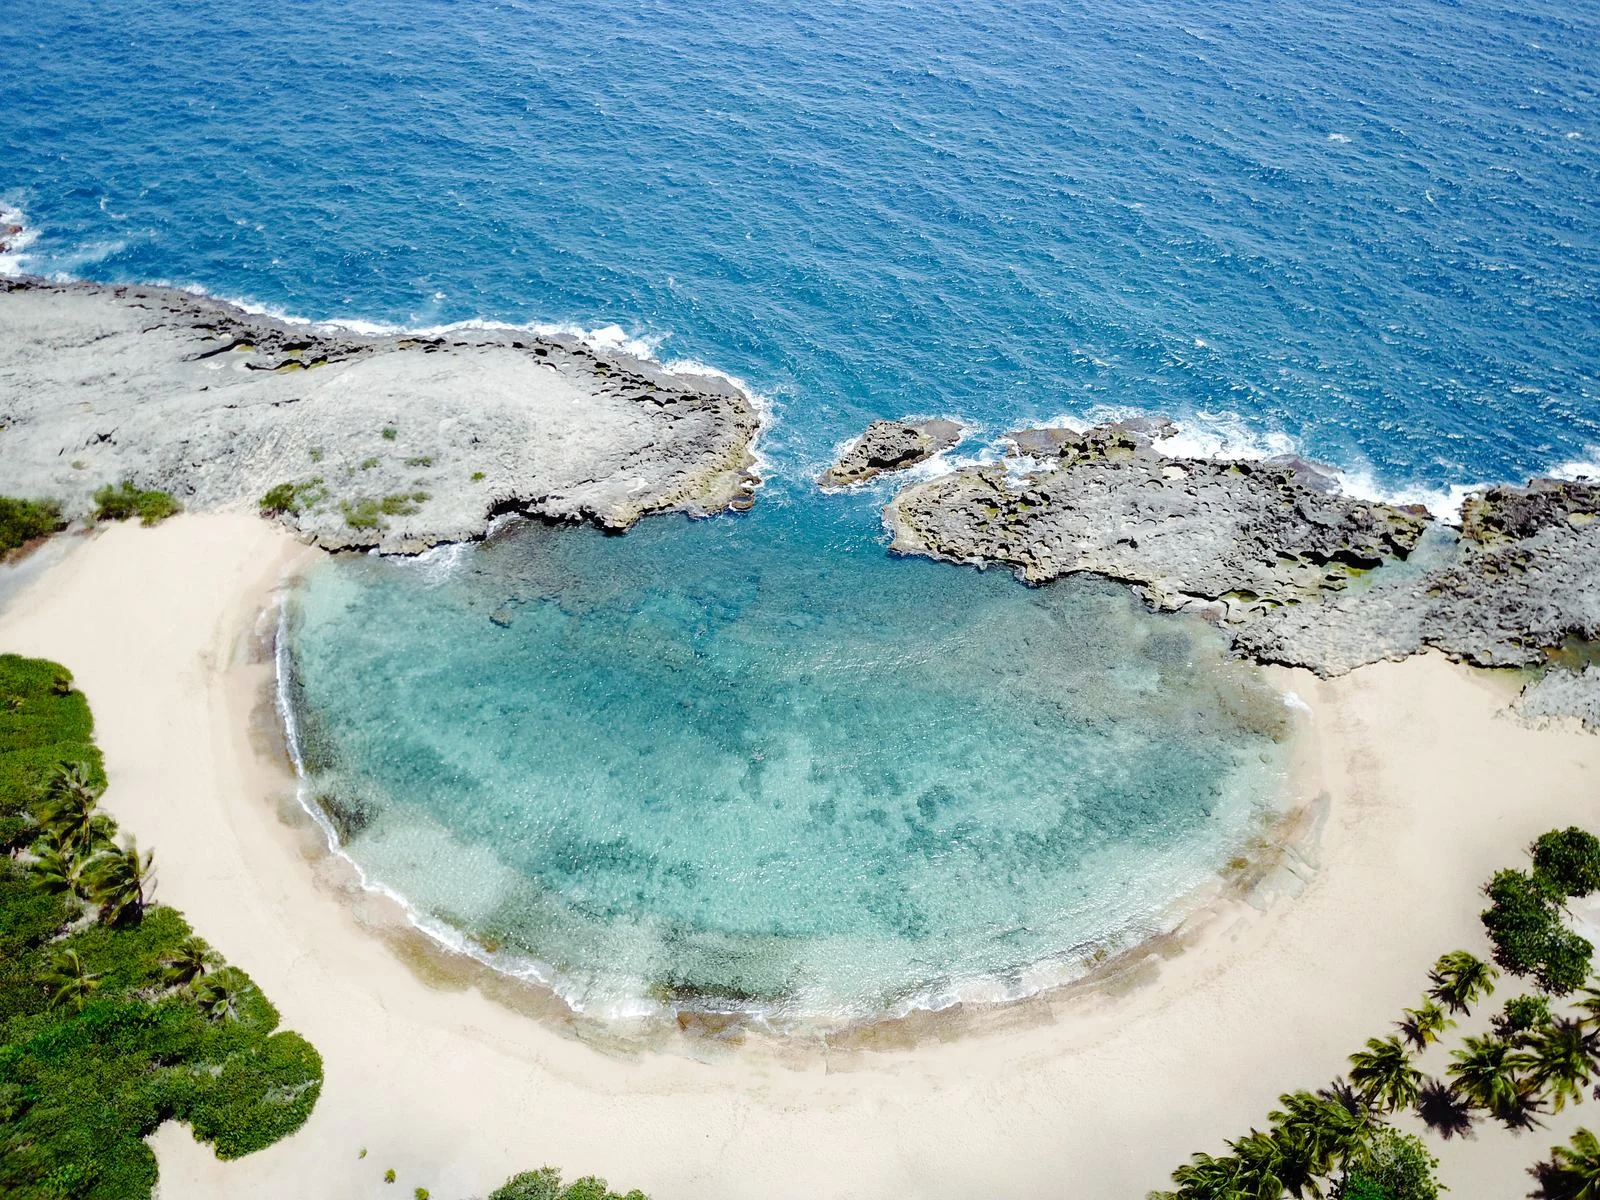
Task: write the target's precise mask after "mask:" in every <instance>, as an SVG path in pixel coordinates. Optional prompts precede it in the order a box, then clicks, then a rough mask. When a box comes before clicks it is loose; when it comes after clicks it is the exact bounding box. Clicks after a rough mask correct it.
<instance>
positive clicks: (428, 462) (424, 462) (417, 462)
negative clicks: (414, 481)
mask: <svg viewBox="0 0 1600 1200" xmlns="http://www.w3.org/2000/svg"><path fill="white" fill-rule="evenodd" d="M406 466H408V467H431V466H433V455H431V454H418V455H414V456H413V457H411V458H408V459H406Z"/></svg>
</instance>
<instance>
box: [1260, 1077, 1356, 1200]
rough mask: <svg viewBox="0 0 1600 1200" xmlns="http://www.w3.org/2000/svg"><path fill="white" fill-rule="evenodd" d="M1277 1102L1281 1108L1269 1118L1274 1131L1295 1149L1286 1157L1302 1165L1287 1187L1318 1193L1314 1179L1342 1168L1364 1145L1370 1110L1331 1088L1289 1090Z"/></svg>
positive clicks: (1299, 1192)
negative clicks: (1351, 1101)
mask: <svg viewBox="0 0 1600 1200" xmlns="http://www.w3.org/2000/svg"><path fill="white" fill-rule="evenodd" d="M1278 1103H1279V1104H1280V1105H1281V1106H1282V1107H1281V1108H1280V1109H1278V1110H1277V1111H1275V1112H1273V1113H1272V1114H1270V1116H1269V1118H1268V1119H1269V1120H1270V1121H1271V1122H1272V1127H1273V1134H1274V1136H1275V1137H1277V1138H1278V1139H1279V1140H1280V1142H1282V1143H1283V1144H1284V1145H1285V1146H1288V1147H1293V1148H1294V1150H1293V1153H1292V1154H1291V1155H1290V1156H1289V1157H1290V1158H1291V1159H1292V1160H1293V1161H1294V1162H1297V1163H1299V1164H1301V1166H1300V1169H1299V1170H1298V1171H1297V1172H1294V1173H1292V1174H1294V1175H1295V1178H1293V1179H1286V1180H1285V1183H1286V1186H1287V1187H1288V1188H1289V1190H1290V1191H1291V1192H1293V1193H1294V1194H1295V1195H1296V1196H1298V1195H1301V1194H1302V1191H1309V1192H1310V1194H1311V1195H1314V1196H1315V1195H1320V1194H1321V1193H1320V1191H1319V1190H1318V1189H1317V1188H1316V1186H1315V1183H1314V1181H1315V1180H1317V1179H1320V1178H1324V1177H1326V1176H1328V1175H1331V1174H1332V1173H1333V1172H1334V1171H1335V1170H1336V1169H1338V1168H1340V1167H1343V1166H1344V1165H1345V1164H1346V1163H1347V1162H1348V1161H1349V1160H1350V1158H1351V1157H1352V1156H1353V1155H1355V1154H1356V1153H1357V1152H1358V1151H1359V1150H1360V1149H1361V1148H1362V1147H1363V1146H1364V1145H1365V1144H1366V1140H1367V1137H1368V1135H1369V1134H1370V1133H1371V1130H1372V1117H1371V1113H1370V1112H1369V1111H1368V1110H1367V1108H1366V1106H1365V1105H1363V1104H1360V1103H1359V1102H1358V1103H1355V1104H1350V1103H1346V1102H1344V1100H1343V1099H1342V1098H1341V1095H1340V1094H1339V1093H1337V1092H1335V1091H1333V1090H1325V1091H1322V1092H1318V1093H1315V1094H1313V1093H1311V1092H1307V1091H1298V1092H1290V1093H1289V1094H1288V1095H1285V1096H1280V1097H1278Z"/></svg>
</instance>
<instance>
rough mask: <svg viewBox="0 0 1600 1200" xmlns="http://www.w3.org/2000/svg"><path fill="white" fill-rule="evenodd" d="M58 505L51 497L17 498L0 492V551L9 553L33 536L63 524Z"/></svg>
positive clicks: (40, 535)
mask: <svg viewBox="0 0 1600 1200" xmlns="http://www.w3.org/2000/svg"><path fill="white" fill-rule="evenodd" d="M65 525H66V522H65V521H63V520H62V519H61V506H60V505H59V504H57V503H56V502H55V501H54V500H18V499H15V498H14V497H11V496H0V554H8V553H10V552H11V551H12V550H15V549H16V548H17V547H18V546H22V545H25V544H26V543H28V542H31V541H33V539H34V538H41V537H48V536H49V535H50V534H52V533H54V532H55V531H56V530H58V529H61V528H63V527H64V526H65Z"/></svg>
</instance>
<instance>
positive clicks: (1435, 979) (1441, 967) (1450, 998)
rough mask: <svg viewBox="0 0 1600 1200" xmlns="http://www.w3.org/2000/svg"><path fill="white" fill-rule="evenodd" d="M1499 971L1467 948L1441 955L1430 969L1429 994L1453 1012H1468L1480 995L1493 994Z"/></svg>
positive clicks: (1486, 996)
mask: <svg viewBox="0 0 1600 1200" xmlns="http://www.w3.org/2000/svg"><path fill="white" fill-rule="evenodd" d="M1499 974H1500V972H1499V971H1497V970H1495V969H1494V967H1492V966H1490V965H1489V964H1488V963H1486V962H1484V961H1483V960H1482V959H1481V958H1479V957H1478V956H1477V955H1475V954H1471V953H1469V952H1468V951H1466V950H1452V951H1451V952H1450V953H1449V954H1444V955H1441V956H1440V958H1439V961H1438V962H1436V963H1434V964H1433V970H1431V971H1429V972H1428V982H1429V983H1430V984H1431V985H1432V986H1430V987H1429V988H1428V995H1429V996H1430V997H1432V998H1433V1000H1435V1001H1436V1002H1437V1003H1439V1004H1442V1005H1444V1006H1445V1007H1446V1008H1447V1009H1449V1010H1450V1011H1451V1012H1452V1013H1466V1012H1469V1011H1470V1010H1471V1008H1472V1006H1473V1005H1474V1004H1476V1003H1477V1002H1478V1001H1479V1000H1480V999H1487V998H1488V997H1490V996H1492V995H1494V981H1495V979H1496V978H1497V977H1498V976H1499Z"/></svg>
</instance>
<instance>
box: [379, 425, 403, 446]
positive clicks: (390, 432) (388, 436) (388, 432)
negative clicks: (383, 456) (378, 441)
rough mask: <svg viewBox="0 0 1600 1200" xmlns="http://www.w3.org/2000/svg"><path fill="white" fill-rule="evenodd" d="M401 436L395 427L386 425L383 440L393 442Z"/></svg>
mask: <svg viewBox="0 0 1600 1200" xmlns="http://www.w3.org/2000/svg"><path fill="white" fill-rule="evenodd" d="M399 435H400V431H399V430H398V429H396V428H395V427H394V426H393V425H385V426H384V427H383V440H384V441H386V442H392V441H394V439H395V438H397V437H398V436H399Z"/></svg>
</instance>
